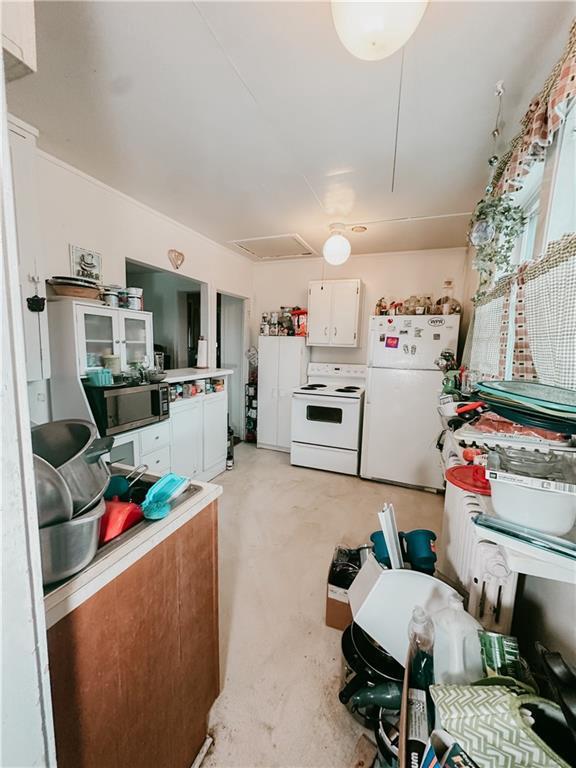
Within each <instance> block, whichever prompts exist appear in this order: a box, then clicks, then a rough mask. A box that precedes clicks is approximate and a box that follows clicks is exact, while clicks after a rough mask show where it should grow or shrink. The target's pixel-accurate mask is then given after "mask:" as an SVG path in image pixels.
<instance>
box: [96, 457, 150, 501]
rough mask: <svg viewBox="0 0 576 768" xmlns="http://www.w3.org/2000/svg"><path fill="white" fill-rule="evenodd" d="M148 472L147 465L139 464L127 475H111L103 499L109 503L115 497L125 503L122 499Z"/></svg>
mask: <svg viewBox="0 0 576 768" xmlns="http://www.w3.org/2000/svg"><path fill="white" fill-rule="evenodd" d="M146 472H148V464H139V465H138V466H137V467H136V468H135V469H133V470H132V472H130V473H129V474H127V475H111V477H110V481H109V482H108V485H107V487H106V490H105V491H104V498H105V499H106V501H110V500H111V499H113V498H114V497H115V496H117V497H118V498H119V499H120V500H121V501H127V499H124V498H123V497H124V496H126V494H127V493H128V492H129V491H130V488H132V486H133V485H135V484H136V483H137V482H138V480H140V478H141V477H142V475H145V474H146Z"/></svg>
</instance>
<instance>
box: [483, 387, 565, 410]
mask: <svg viewBox="0 0 576 768" xmlns="http://www.w3.org/2000/svg"><path fill="white" fill-rule="evenodd" d="M477 388H478V390H479V391H483V392H487V393H495V394H497V395H498V396H499V397H501V398H505V399H507V400H509V401H511V402H517V403H521V402H523V403H525V404H528V405H530V404H535V405H541V406H548V407H549V406H554V408H556V409H557V410H561V411H566V412H567V413H572V414H576V392H575V391H574V390H572V389H562V388H561V387H552V386H549V385H548V384H537V383H536V382H531V381H482V382H480V383H479V384H478V385H477Z"/></svg>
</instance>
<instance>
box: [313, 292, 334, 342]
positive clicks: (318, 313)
mask: <svg viewBox="0 0 576 768" xmlns="http://www.w3.org/2000/svg"><path fill="white" fill-rule="evenodd" d="M331 303H332V283H330V282H323V281H321V280H314V281H313V282H311V283H309V287H308V344H309V345H310V346H320V347H321V346H328V345H329V344H330V327H331V314H330V313H331Z"/></svg>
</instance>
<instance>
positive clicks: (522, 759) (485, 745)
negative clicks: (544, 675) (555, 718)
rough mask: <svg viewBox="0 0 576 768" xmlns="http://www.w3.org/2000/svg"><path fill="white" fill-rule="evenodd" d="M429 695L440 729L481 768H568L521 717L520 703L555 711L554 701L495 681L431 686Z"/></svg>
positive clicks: (558, 709)
mask: <svg viewBox="0 0 576 768" xmlns="http://www.w3.org/2000/svg"><path fill="white" fill-rule="evenodd" d="M430 693H431V695H432V698H433V700H434V704H435V705H436V713H437V715H438V716H439V718H440V721H441V723H442V728H444V729H445V730H447V731H448V732H449V733H450V734H451V735H452V736H453V737H454V738H455V739H456V741H457V742H458V743H459V744H460V746H461V747H462V748H463V749H464V750H465V751H466V752H467V753H468V754H469V755H470V757H471V758H472V760H474V761H475V762H476V763H478V765H481V766H482V768H569V765H568V763H566V762H565V761H564V760H563V759H562V758H561V757H559V756H558V755H556V754H555V753H554V752H553V750H552V749H551V748H550V747H549V746H548V745H547V744H545V743H544V742H543V741H542V740H541V739H540V738H539V737H538V736H537V735H536V734H535V733H534V731H533V730H532V729H531V728H530V726H529V725H528V724H527V723H526V722H525V721H524V719H523V717H522V706H526V705H528V704H536V703H538V704H540V705H541V706H546V707H547V708H548V709H550V710H557V711H558V712H559V711H560V707H559V706H558V705H557V704H554V703H552V702H549V701H546V700H545V699H541V698H539V697H538V696H531V695H530V696H528V695H525V696H516V695H515V694H513V693H511V692H510V691H509V690H508V688H505V687H504V686H499V685H494V686H474V685H433V686H432V687H431V688H430Z"/></svg>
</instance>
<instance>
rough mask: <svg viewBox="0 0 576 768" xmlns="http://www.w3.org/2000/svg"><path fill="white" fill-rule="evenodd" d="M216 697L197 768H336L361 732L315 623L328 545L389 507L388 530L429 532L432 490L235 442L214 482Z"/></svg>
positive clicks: (330, 649)
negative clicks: (326, 468) (208, 747)
mask: <svg viewBox="0 0 576 768" xmlns="http://www.w3.org/2000/svg"><path fill="white" fill-rule="evenodd" d="M217 482H221V484H222V485H223V487H224V496H223V497H222V499H221V503H220V614H221V615H220V632H221V634H220V642H221V658H222V662H221V663H222V693H221V695H220V697H219V699H218V701H217V702H216V704H215V705H214V708H213V710H212V715H211V723H210V726H211V728H210V729H211V733H212V734H213V736H214V738H215V746H214V748H213V750H212V751H211V752H210V754H209V755H208V756H207V758H206V760H205V762H204V765H205V766H207V767H208V768H227V767H230V768H232V767H234V768H256V767H257V766H258V767H259V768H296V767H298V768H304V766H310V767H311V768H312V767H313V768H324V766H326V768H328V767H330V768H339V767H340V766H342V767H343V768H344V767H346V766H349V765H350V764H351V762H352V756H353V753H354V747H355V745H356V742H357V739H358V737H359V735H360V734H361V733H362V732H363V729H362V728H361V727H360V726H359V725H358V724H357V723H356V722H355V721H354V720H353V719H352V718H351V717H350V715H349V714H348V712H347V711H346V710H345V708H344V707H343V706H342V705H341V704H340V702H339V701H338V690H339V678H340V663H341V662H340V638H341V633H340V632H338V631H337V630H334V629H330V628H328V627H326V626H325V624H324V609H325V599H326V576H327V571H328V566H329V563H330V559H331V556H332V552H333V550H334V547H335V546H336V545H337V544H348V545H351V546H353V545H358V544H361V543H363V542H365V541H366V540H367V539H368V536H369V534H370V533H371V532H372V531H374V530H376V529H377V527H378V519H377V516H376V513H377V512H378V511H379V510H380V509H381V507H382V505H383V504H384V502H386V501H390V502H392V503H393V504H394V507H395V510H396V519H397V523H398V527H399V529H408V530H410V529H411V528H416V527H419V528H431V529H432V530H436V531H438V530H439V525H440V519H441V511H442V505H443V497H442V496H434V495H433V494H429V493H425V492H420V491H414V490H409V489H406V488H399V487H396V486H392V485H383V484H380V483H373V482H367V481H365V480H360V479H359V478H356V477H348V476H346V475H337V474H333V473H330V472H318V471H316V470H309V469H302V468H298V467H292V466H290V462H289V456H288V455H287V454H283V453H279V452H276V451H267V450H262V449H260V450H259V449H256V448H255V447H254V446H251V445H240V446H238V447H237V449H236V467H235V469H234V470H233V471H230V472H226V473H225V474H224V475H222V476H221V477H219V478H218V480H217Z"/></svg>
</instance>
